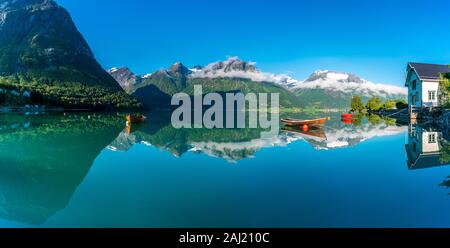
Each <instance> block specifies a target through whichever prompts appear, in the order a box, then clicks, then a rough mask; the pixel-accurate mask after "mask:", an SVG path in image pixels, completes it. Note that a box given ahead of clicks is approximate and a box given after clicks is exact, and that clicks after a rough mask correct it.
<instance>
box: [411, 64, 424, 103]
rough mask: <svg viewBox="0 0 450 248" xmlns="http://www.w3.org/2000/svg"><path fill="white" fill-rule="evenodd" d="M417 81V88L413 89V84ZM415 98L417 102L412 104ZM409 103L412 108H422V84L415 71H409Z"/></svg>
mask: <svg viewBox="0 0 450 248" xmlns="http://www.w3.org/2000/svg"><path fill="white" fill-rule="evenodd" d="M414 80H417V87H416V89H415V90H414V89H413V82H414ZM413 96H416V102H415V103H414V102H412V99H413ZM408 103H409V105H411V106H416V107H419V106H422V82H421V81H420V79H419V77H418V76H417V74H416V72H415V71H414V70H410V71H409V75H408Z"/></svg>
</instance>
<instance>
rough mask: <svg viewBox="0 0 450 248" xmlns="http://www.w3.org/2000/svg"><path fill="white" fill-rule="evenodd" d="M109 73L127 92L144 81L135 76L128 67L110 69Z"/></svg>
mask: <svg viewBox="0 0 450 248" xmlns="http://www.w3.org/2000/svg"><path fill="white" fill-rule="evenodd" d="M108 73H109V75H111V76H112V77H113V78H114V79H115V80H116V81H117V82H118V83H119V84H120V86H121V87H122V88H123V89H124V90H125V91H129V90H130V89H132V88H133V87H134V86H135V85H137V84H139V83H140V82H141V81H142V78H141V77H140V76H138V75H136V74H134V73H133V72H132V71H131V70H130V69H129V68H128V67H114V68H111V69H109V70H108Z"/></svg>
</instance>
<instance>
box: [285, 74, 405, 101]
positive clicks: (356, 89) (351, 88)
mask: <svg viewBox="0 0 450 248" xmlns="http://www.w3.org/2000/svg"><path fill="white" fill-rule="evenodd" d="M293 89H294V90H299V89H324V90H330V91H337V92H342V93H349V94H360V95H364V96H373V95H377V96H380V97H390V96H405V95H407V89H406V88H404V87H399V86H394V85H389V84H377V83H373V82H370V81H367V80H365V79H361V78H359V77H357V76H355V75H353V74H350V73H340V72H333V71H316V72H315V73H313V74H312V75H311V76H310V77H309V78H308V79H307V80H305V81H304V82H303V83H301V84H298V85H297V86H296V87H294V88H293Z"/></svg>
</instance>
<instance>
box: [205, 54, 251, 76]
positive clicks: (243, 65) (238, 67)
mask: <svg viewBox="0 0 450 248" xmlns="http://www.w3.org/2000/svg"><path fill="white" fill-rule="evenodd" d="M256 71H257V70H256V67H255V63H254V62H246V61H243V60H241V59H239V58H238V57H229V58H228V59H227V60H225V61H219V62H215V63H212V64H209V65H207V66H206V67H205V68H204V69H203V72H204V73H206V74H208V73H212V74H216V73H221V72H224V73H228V72H256Z"/></svg>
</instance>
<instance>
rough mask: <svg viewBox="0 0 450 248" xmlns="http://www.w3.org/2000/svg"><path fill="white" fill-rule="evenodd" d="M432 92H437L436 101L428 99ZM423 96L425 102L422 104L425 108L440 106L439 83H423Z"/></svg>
mask: <svg viewBox="0 0 450 248" xmlns="http://www.w3.org/2000/svg"><path fill="white" fill-rule="evenodd" d="M430 91H434V92H435V99H434V100H430V99H429V97H428V93H429V92H430ZM422 96H423V98H422V99H423V102H422V106H425V107H438V106H439V101H438V98H439V82H429V81H424V82H422Z"/></svg>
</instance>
